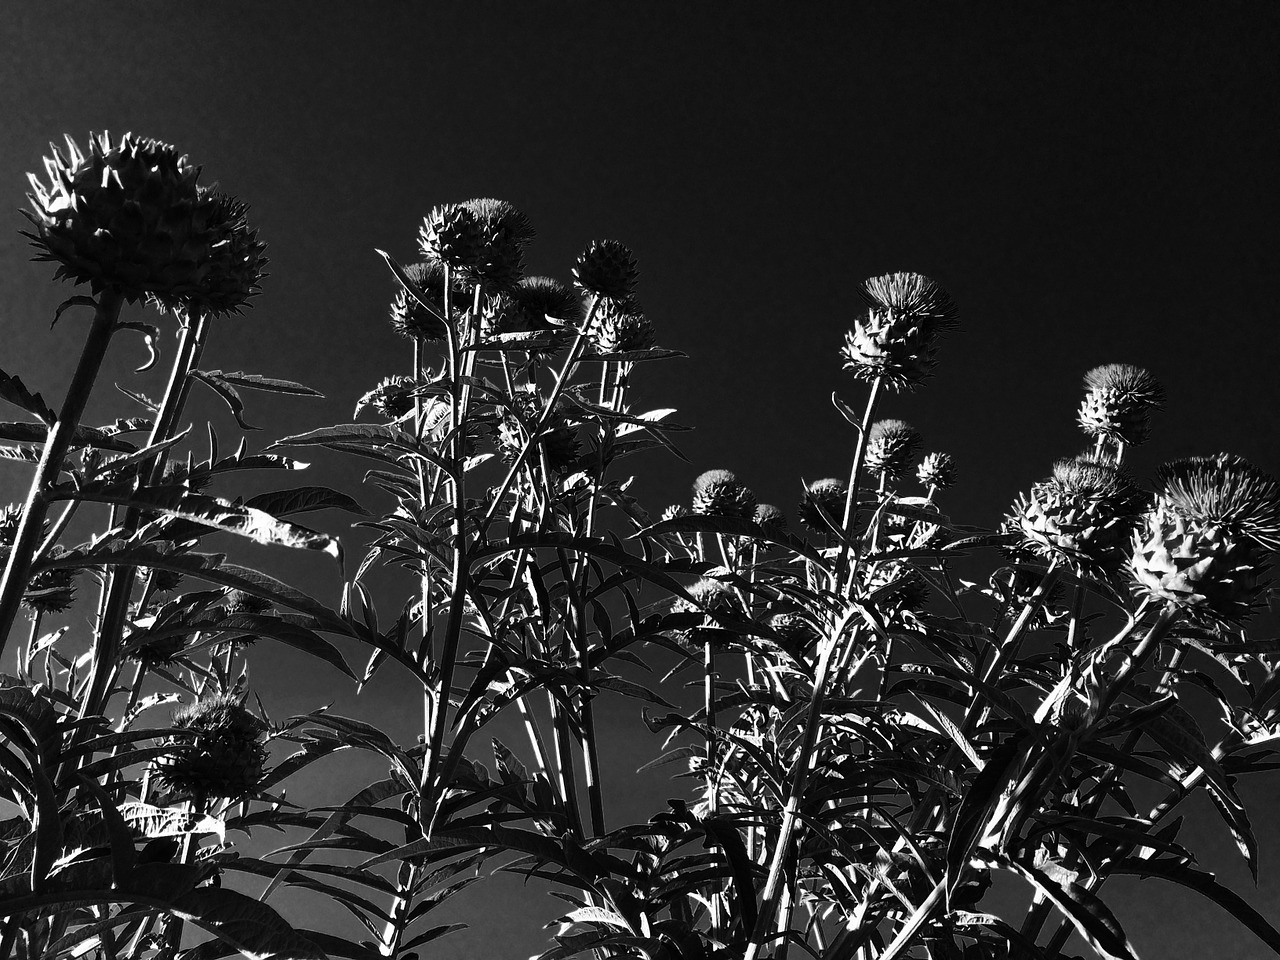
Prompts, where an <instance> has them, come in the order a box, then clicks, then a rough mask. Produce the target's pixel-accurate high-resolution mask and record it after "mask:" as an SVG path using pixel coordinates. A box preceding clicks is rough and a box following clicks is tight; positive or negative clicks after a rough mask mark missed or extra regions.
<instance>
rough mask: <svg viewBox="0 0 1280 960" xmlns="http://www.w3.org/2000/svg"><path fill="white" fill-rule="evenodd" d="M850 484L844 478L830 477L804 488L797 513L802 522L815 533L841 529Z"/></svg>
mask: <svg viewBox="0 0 1280 960" xmlns="http://www.w3.org/2000/svg"><path fill="white" fill-rule="evenodd" d="M848 493H849V485H848V484H847V483H845V482H844V481H843V480H839V479H837V478H835V477H828V478H827V479H825V480H815V481H814V482H813V483H811V484H809V485H808V486H806V487H805V488H804V493H803V494H802V495H801V497H800V503H799V505H798V506H797V507H796V513H797V514H798V515H799V516H800V523H801V524H802V525H804V526H805V527H807V528H809V529H810V530H812V531H814V532H815V533H830V532H831V531H832V530H833V529H834V530H839V529H840V525H841V523H842V522H843V521H844V502H845V499H846V497H847V496H848Z"/></svg>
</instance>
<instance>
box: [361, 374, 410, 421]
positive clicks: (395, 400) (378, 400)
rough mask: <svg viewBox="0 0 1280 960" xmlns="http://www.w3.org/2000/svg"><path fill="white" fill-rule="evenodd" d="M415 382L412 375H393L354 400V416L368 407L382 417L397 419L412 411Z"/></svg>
mask: <svg viewBox="0 0 1280 960" xmlns="http://www.w3.org/2000/svg"><path fill="white" fill-rule="evenodd" d="M415 387H416V384H415V382H414V380H413V378H412V377H404V376H399V375H394V376H390V377H387V378H386V379H384V380H383V381H382V382H381V383H380V384H378V385H377V386H376V387H374V388H373V389H372V390H370V391H369V392H368V393H366V394H365V395H364V396H363V397H361V398H360V399H359V400H357V401H356V416H357V417H358V416H360V411H362V410H363V409H365V407H369V408H371V409H373V410H374V411H376V412H377V413H378V414H379V415H380V416H381V417H383V419H386V420H391V421H395V420H399V419H400V418H401V417H406V416H408V415H409V414H410V413H412V412H413V392H414V389H415Z"/></svg>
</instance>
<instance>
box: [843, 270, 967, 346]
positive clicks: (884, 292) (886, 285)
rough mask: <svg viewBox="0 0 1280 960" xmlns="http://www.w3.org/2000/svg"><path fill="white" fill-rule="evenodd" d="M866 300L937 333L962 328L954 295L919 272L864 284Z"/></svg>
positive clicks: (887, 275) (878, 279)
mask: <svg viewBox="0 0 1280 960" xmlns="http://www.w3.org/2000/svg"><path fill="white" fill-rule="evenodd" d="M861 293H862V297H863V299H864V300H866V301H867V303H868V304H869V305H870V306H872V307H878V308H881V309H884V310H889V311H892V312H893V313H894V315H895V316H898V317H902V318H910V319H912V320H914V321H917V322H919V323H921V324H923V325H925V326H927V327H930V328H932V330H933V331H934V332H937V331H941V330H950V329H953V328H955V327H956V326H957V325H959V322H960V309H959V307H957V306H956V302H955V301H954V300H952V299H951V295H950V294H948V293H947V291H945V290H943V289H942V287H940V286H939V285H938V284H937V283H935V282H934V281H932V280H930V279H929V278H928V277H926V276H923V275H921V274H919V273H886V274H883V275H881V276H878V277H871V278H870V279H868V280H867V281H866V282H865V283H863V285H862V290H861Z"/></svg>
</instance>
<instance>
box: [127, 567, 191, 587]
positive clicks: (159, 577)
mask: <svg viewBox="0 0 1280 960" xmlns="http://www.w3.org/2000/svg"><path fill="white" fill-rule="evenodd" d="M138 576H139V577H140V578H141V579H143V580H146V579H148V578H149V579H150V580H151V589H152V590H154V591H155V592H156V593H172V592H173V591H174V590H177V589H178V587H179V586H181V584H182V574H180V573H178V572H177V571H176V570H161V569H160V568H159V567H139V568H138Z"/></svg>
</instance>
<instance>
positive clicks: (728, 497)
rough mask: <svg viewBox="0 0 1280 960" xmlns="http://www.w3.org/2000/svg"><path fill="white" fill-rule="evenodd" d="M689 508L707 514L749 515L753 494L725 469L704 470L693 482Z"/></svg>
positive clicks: (751, 513) (714, 515) (751, 510)
mask: <svg viewBox="0 0 1280 960" xmlns="http://www.w3.org/2000/svg"><path fill="white" fill-rule="evenodd" d="M690 509H691V510H692V511H693V512H694V513H700V514H704V515H706V516H711V517H751V516H753V515H754V514H755V510H756V495H755V494H754V493H752V492H751V491H750V490H749V489H747V486H746V484H744V483H743V482H742V481H741V480H739V479H738V478H737V476H736V475H735V474H733V473H732V472H731V471H729V470H708V471H707V472H706V473H703V474H701V475H700V476H699V477H698V479H696V480H694V481H693V498H692V500H691V501H690Z"/></svg>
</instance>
